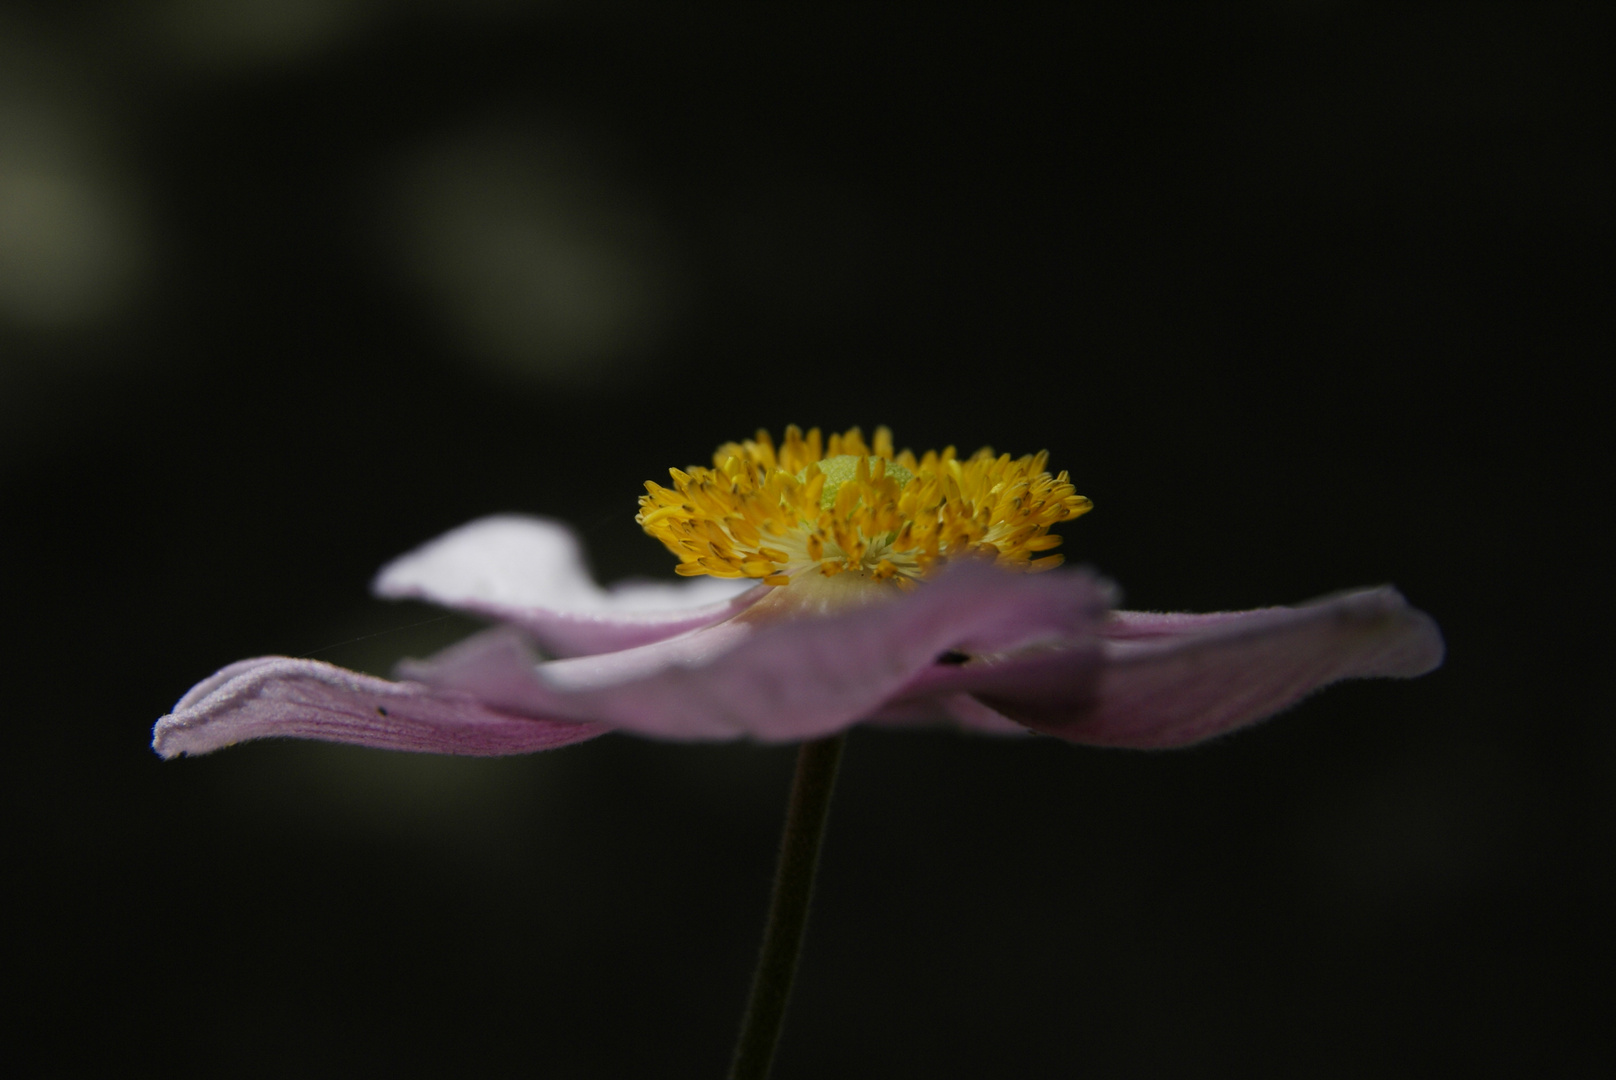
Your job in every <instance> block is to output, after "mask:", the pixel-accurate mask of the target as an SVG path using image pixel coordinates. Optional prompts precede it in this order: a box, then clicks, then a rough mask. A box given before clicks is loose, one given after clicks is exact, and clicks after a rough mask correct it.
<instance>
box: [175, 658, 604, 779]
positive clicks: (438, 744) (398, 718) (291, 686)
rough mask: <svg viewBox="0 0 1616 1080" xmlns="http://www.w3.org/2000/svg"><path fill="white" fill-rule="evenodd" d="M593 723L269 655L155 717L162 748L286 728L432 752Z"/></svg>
mask: <svg viewBox="0 0 1616 1080" xmlns="http://www.w3.org/2000/svg"><path fill="white" fill-rule="evenodd" d="M606 730H607V729H606V728H605V727H602V726H601V725H599V724H579V723H571V722H566V721H560V720H553V719H543V718H539V719H535V718H530V717H519V716H509V715H506V714H504V713H500V712H496V711H494V710H492V709H489V708H486V707H485V706H483V705H481V704H479V703H478V702H476V701H474V700H472V699H470V698H468V697H466V696H464V695H460V694H451V693H440V692H437V691H433V690H431V689H428V688H427V687H425V686H421V685H420V684H418V683H395V682H388V681H387V680H385V679H377V678H373V677H372V676H369V675H360V674H358V673H357V672H353V671H346V670H344V669H342V668H339V667H334V666H332V665H331V664H324V663H321V662H320V661H318V660H291V659H287V658H285V657H277V656H269V657H260V658H259V659H256V660H243V661H240V662H239V663H235V664H231V665H230V666H229V667H227V668H224V669H223V670H221V671H219V672H218V673H217V674H215V675H212V676H210V677H209V678H207V679H204V680H202V681H201V682H200V683H198V684H197V685H196V686H195V687H193V688H192V690H191V691H190V692H189V693H187V694H186V695H185V696H184V697H183V698H181V699H180V701H179V704H177V705H175V706H174V711H173V713H171V714H170V715H168V716H165V717H163V718H162V719H161V720H159V721H158V722H157V729H156V731H155V732H154V733H153V737H152V748H153V749H154V750H156V751H157V752H158V753H159V754H161V755H162V756H163V757H165V758H172V757H175V756H177V755H179V754H206V753H208V752H210V751H213V750H217V749H219V748H220V747H223V746H229V745H231V744H233V743H238V742H245V741H247V740H248V739H262V738H267V737H270V736H287V737H291V738H298V739H320V740H323V741H325V742H342V743H353V744H355V745H358V746H376V747H382V748H384V749H389V750H417V751H424V752H427V753H434V754H471V755H478V756H487V755H494V754H526V753H530V752H532V751H535V750H549V749H553V748H554V747H558V746H565V745H567V744H568V743H575V742H582V741H583V740H585V739H592V738H594V737H595V736H597V735H600V734H603V733H604V732H605V731H606Z"/></svg>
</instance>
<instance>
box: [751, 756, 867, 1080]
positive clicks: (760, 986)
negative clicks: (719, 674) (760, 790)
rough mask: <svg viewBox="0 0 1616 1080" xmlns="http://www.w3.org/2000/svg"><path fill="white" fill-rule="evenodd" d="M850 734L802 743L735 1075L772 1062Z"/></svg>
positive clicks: (757, 1077)
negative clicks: (835, 789)
mask: <svg viewBox="0 0 1616 1080" xmlns="http://www.w3.org/2000/svg"><path fill="white" fill-rule="evenodd" d="M846 741H847V735H846V733H845V732H844V733H842V734H840V735H835V736H832V737H830V738H827V739H815V740H814V741H812V742H805V743H803V744H802V748H801V749H800V750H798V751H797V775H796V778H795V779H793V780H792V782H791V803H790V806H789V807H788V808H787V810H786V828H785V833H784V834H783V835H782V836H781V837H780V862H779V865H778V866H776V868H775V872H774V895H773V897H771V898H770V900H769V925H768V928H767V929H766V930H765V931H764V933H763V953H762V955H761V956H759V957H758V966H757V974H756V975H754V976H753V977H752V996H751V997H750V998H749V999H748V1000H747V1003H746V1019H744V1020H743V1021H741V1035H740V1038H739V1039H737V1040H736V1042H735V1059H734V1061H733V1063H732V1064H731V1065H730V1070H729V1077H730V1080H765V1078H766V1077H767V1076H768V1075H769V1068H770V1067H771V1066H772V1065H773V1064H774V1048H775V1044H776V1043H778V1042H779V1041H780V1027H781V1024H782V1023H783V1022H784V1020H785V1016H786V1001H787V1000H788V999H789V998H790V997H791V982H792V980H793V979H794V978H796V975H797V958H798V956H800V955H801V953H802V932H803V930H804V929H805V928H806V927H807V925H808V900H809V897H811V896H812V895H813V891H814V871H815V870H816V869H817V868H818V866H819V841H820V838H821V837H822V836H824V833H825V818H826V816H827V815H828V814H829V812H830V795H831V791H832V790H833V789H834V788H835V786H836V766H837V765H838V764H840V762H841V759H842V745H843V744H844V743H845V742H846Z"/></svg>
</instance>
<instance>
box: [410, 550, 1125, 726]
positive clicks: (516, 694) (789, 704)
mask: <svg viewBox="0 0 1616 1080" xmlns="http://www.w3.org/2000/svg"><path fill="white" fill-rule="evenodd" d="M796 587H797V586H796V585H788V586H785V588H788V589H790V588H796ZM1109 597H1110V591H1109V589H1108V587H1107V586H1105V585H1104V584H1103V583H1102V582H1099V581H1098V580H1096V579H1095V578H1094V577H1093V576H1092V575H1089V574H1087V573H1085V572H1082V571H1057V572H1054V573H1049V574H1041V575H1032V576H1027V575H1011V574H1006V573H1005V572H1003V571H1000V570H995V569H993V568H991V567H987V566H982V565H980V564H966V565H962V566H956V567H952V568H950V570H949V572H946V573H944V574H942V575H940V576H939V577H938V579H937V580H935V581H933V582H930V583H928V585H927V586H926V587H925V588H924V589H920V590H917V591H916V592H914V593H911V594H907V595H903V594H899V595H896V596H895V597H894V598H892V599H890V600H887V601H883V602H877V603H870V604H867V605H864V606H861V607H858V608H857V609H856V610H849V611H838V612H832V613H830V614H824V615H806V616H804V615H799V616H795V617H791V618H780V619H777V620H772V621H771V620H768V619H766V618H754V617H753V616H755V615H757V614H758V613H761V612H764V611H765V609H764V608H762V607H760V608H757V609H755V610H754V611H751V612H748V613H747V615H745V616H743V617H741V618H738V619H732V620H730V621H729V622H726V623H722V624H719V625H717V626H713V627H710V628H708V629H704V630H698V631H695V632H693V633H690V634H686V635H684V636H682V637H679V638H674V639H670V640H667V641H662V642H658V643H656V644H653V645H647V646H643V647H641V648H638V649H630V650H625V651H623V652H620V653H614V654H611V655H605V656H589V657H581V658H578V659H575V660H558V661H554V662H552V663H548V664H545V665H543V666H542V667H539V666H537V665H535V664H534V663H533V660H532V657H531V655H530V654H528V653H527V652H526V651H525V650H524V649H523V647H522V644H521V642H520V640H519V639H518V638H515V637H513V636H512V635H511V634H509V633H507V632H502V631H497V630H496V631H491V632H489V633H487V634H485V635H482V636H480V637H479V638H474V639H472V640H471V641H470V642H465V643H462V644H461V645H459V646H456V647H455V648H453V649H450V650H448V651H447V652H445V653H443V654H441V655H440V656H438V657H435V658H433V660H431V661H426V662H418V663H413V664H410V665H406V666H405V667H403V668H402V669H401V670H402V671H403V672H404V674H406V675H407V676H408V677H409V678H412V679H418V680H420V681H422V682H426V683H428V684H430V685H433V686H438V687H442V688H445V689H457V690H463V691H467V692H474V693H476V694H477V696H478V697H479V698H480V699H482V700H484V701H487V702H489V703H490V704H491V705H493V706H494V707H497V708H500V709H502V710H505V711H510V712H518V713H533V714H535V715H541V716H570V717H576V718H578V719H585V718H588V719H596V720H600V721H603V722H605V723H608V724H610V725H612V726H613V727H619V728H624V729H626V730H631V731H636V732H639V733H641V734H645V735H651V736H658V737H662V738H673V739H726V738H736V737H739V736H751V737H754V738H758V739H763V740H768V741H791V740H798V739H806V738H815V737H818V736H821V735H824V734H827V733H830V732H833V731H836V730H839V729H841V728H843V727H846V726H847V725H849V724H851V723H853V722H854V721H857V720H859V719H861V718H864V717H867V716H873V715H875V714H876V713H878V712H879V711H880V709H881V707H882V706H883V705H884V704H885V703H886V701H887V700H888V699H889V698H891V697H892V696H893V695H894V694H895V692H896V691H897V690H898V689H899V688H901V687H902V686H904V685H905V684H906V683H908V682H910V681H911V680H913V678H914V677H915V675H916V674H917V673H918V672H920V671H922V670H924V669H926V668H928V667H930V666H932V665H933V664H934V663H935V662H936V659H937V657H938V656H939V655H940V654H942V653H945V652H947V651H949V650H953V649H964V650H967V651H970V652H979V651H994V650H1012V649H1019V648H1025V647H1029V646H1031V645H1034V644H1037V643H1040V642H1049V641H1059V640H1069V639H1072V638H1078V639H1084V638H1090V639H1091V638H1092V637H1093V635H1094V634H1095V633H1096V632H1097V625H1098V622H1099V620H1100V619H1102V618H1103V617H1104V613H1105V610H1106V607H1107V603H1108V600H1109Z"/></svg>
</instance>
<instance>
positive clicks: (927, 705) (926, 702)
mask: <svg viewBox="0 0 1616 1080" xmlns="http://www.w3.org/2000/svg"><path fill="white" fill-rule="evenodd" d="M866 719H867V720H868V721H869V722H870V723H872V724H876V725H879V726H881V727H955V728H959V729H960V730H961V731H969V732H972V733H973V734H977V735H1031V734H1032V730H1031V729H1030V728H1027V727H1025V726H1024V725H1022V724H1018V723H1016V722H1015V721H1014V720H1011V719H1008V718H1006V717H1004V716H1001V715H1000V714H999V713H997V712H995V711H993V710H992V709H990V708H988V707H987V706H986V705H984V704H982V703H981V702H980V701H978V700H977V699H976V698H974V697H972V696H971V695H970V694H939V695H937V696H935V697H928V698H921V699H918V700H916V699H911V700H908V701H896V702H889V703H888V704H886V705H883V706H882V707H881V711H880V712H878V713H876V714H875V715H874V716H871V717H867V718H866Z"/></svg>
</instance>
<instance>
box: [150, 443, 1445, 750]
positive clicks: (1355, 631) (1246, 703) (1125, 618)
mask: <svg viewBox="0 0 1616 1080" xmlns="http://www.w3.org/2000/svg"><path fill="white" fill-rule="evenodd" d="M872 446H873V449H872V447H871V446H866V445H865V444H864V443H863V441H862V439H861V438H860V437H859V435H858V432H857V429H855V430H854V431H852V432H848V433H846V434H845V435H841V436H834V435H833V436H832V437H831V439H830V444H829V447H828V450H829V452H828V453H822V452H821V445H820V440H819V437H818V432H817V431H816V432H811V433H810V434H809V436H808V437H807V438H806V439H804V438H803V437H802V436H801V434H800V433H799V432H796V430H795V429H791V430H790V431H788V433H787V438H786V442H785V443H784V444H783V445H782V447H781V448H780V450H778V451H776V450H775V449H774V447H773V444H772V443H771V442H769V441H768V439H767V436H765V435H763V434H762V433H760V434H759V437H758V440H757V441H755V442H754V441H749V442H747V443H744V444H739V445H737V444H729V445H728V446H726V447H723V448H720V450H719V453H718V455H717V456H716V457H715V467H714V468H713V469H710V470H709V469H692V470H690V471H688V472H683V471H679V470H674V472H673V477H674V481H675V484H674V487H673V488H672V489H668V488H662V487H659V486H658V485H654V484H651V485H647V488H648V489H649V494H648V495H647V496H645V498H644V499H642V501H641V506H642V511H641V514H640V518H639V520H640V522H641V524H642V525H643V526H644V527H645V529H646V531H647V532H650V533H652V534H653V535H656V536H657V537H658V538H659V539H661V540H663V542H664V543H665V544H667V545H668V547H669V548H670V549H671V550H673V551H674V552H675V554H676V555H678V556H679V558H680V560H681V562H680V566H679V570H680V573H681V574H682V575H685V576H686V578H687V580H685V581H682V582H680V583H678V584H672V583H669V584H627V585H619V586H617V587H615V588H613V589H610V590H603V589H601V588H600V587H598V586H597V585H596V584H595V583H594V582H593V581H592V580H591V578H590V576H589V574H588V573H587V571H586V570H585V569H584V566H583V560H582V558H581V557H580V554H579V551H578V547H577V544H576V542H575V540H574V539H573V536H572V534H571V532H570V531H569V530H568V529H567V528H566V527H565V526H563V525H560V524H558V523H555V522H551V521H545V520H541V519H538V518H524V517H492V518H485V519H482V520H480V521H475V522H472V523H471V524H469V525H466V526H463V527H462V528H460V529H457V530H455V531H453V532H451V533H449V534H447V535H446V536H443V537H441V538H439V539H438V540H435V541H433V542H432V543H429V544H427V545H426V546H424V547H422V548H420V549H418V550H417V551H414V552H412V553H410V554H408V555H405V556H403V557H402V558H400V559H398V560H396V561H394V562H393V563H392V564H390V565H389V566H387V567H386V568H385V569H383V571H382V572H381V574H380V575H379V577H378V578H377V580H376V583H375V590H376V592H377V593H378V594H379V595H382V596H388V597H412V598H418V599H423V600H429V601H432V602H434V603H438V604H442V605H444V606H446V607H450V608H455V609H458V610H462V611H468V612H472V613H475V614H478V615H482V616H486V617H489V618H491V619H493V620H496V621H497V623H498V624H499V625H497V626H496V627H495V628H493V629H491V630H488V631H485V632H483V633H481V634H478V635H476V636H474V637H472V638H470V639H469V640H467V641H464V642H462V643H460V644H459V645H456V646H454V647H452V648H450V649H448V650H447V651H445V652H443V653H440V654H439V655H437V656H435V657H432V658H430V659H428V660H424V661H411V662H407V663H405V664H403V665H401V667H400V675H401V676H402V679H401V681H388V680H385V679H378V678H375V677H372V676H368V675H362V674H358V673H356V672H352V671H347V670H344V669H342V668H339V667H335V666H333V665H330V664H326V663H322V662H320V661H317V660H297V659H289V658H285V657H263V658H259V659H255V660H243V661H241V662H239V663H236V664H232V665H230V666H229V667H226V668H224V669H223V670H221V671H219V672H217V673H215V674H214V675H212V676H210V677H208V678H207V679H204V680H203V681H202V682H200V683H198V684H197V685H196V686H195V687H193V688H192V689H191V691H190V692H189V693H187V694H186V695H185V696H184V697H183V698H181V699H180V701H179V703H178V704H177V705H176V706H175V708H174V711H173V712H172V713H171V714H169V715H168V716H165V717H163V718H162V719H161V720H160V721H158V723H157V727H156V730H155V733H154V738H153V746H154V747H155V749H156V750H157V752H158V753H160V754H161V755H163V756H164V757H174V756H176V755H179V754H200V753H207V752H209V751H212V750H216V749H218V748H220V747H222V746H228V745H231V744H233V743H237V742H243V741H246V740H248V739H257V738H264V737H268V736H291V737H295V738H308V739H322V740H326V741H331V742H347V743H356V744H359V745H363V746H377V747H386V748H391V749H398V750H416V751H426V752H431V753H447V754H479V755H493V754H520V753H528V752H531V751H535V750H548V749H552V748H554V747H558V746H563V745H566V744H567V743H574V742H581V741H583V740H585V739H590V738H594V737H595V736H597V735H600V734H603V733H605V732H607V731H611V730H623V731H631V732H636V733H638V734H641V735H647V736H651V737H653V738H665V739H681V740H695V739H733V738H739V737H751V738H755V739H760V740H764V741H771V742H778V741H792V742H795V741H800V740H805V739H813V738H818V737H821V736H824V735H827V734H831V733H834V732H837V731H840V730H842V729H845V728H847V727H848V726H850V725H852V724H854V723H858V722H861V721H862V722H868V723H875V724H924V723H938V722H941V723H949V724H953V725H956V726H958V727H962V728H965V729H969V730H972V731H978V732H984V733H990V734H1016V733H1025V732H1027V731H1029V730H1030V731H1035V732H1042V733H1045V734H1049V735H1054V736H1057V737H1059V738H1063V739H1067V740H1069V741H1072V742H1078V743H1089V744H1095V745H1104V746H1124V747H1138V748H1165V747H1176V746H1185V745H1188V744H1190V743H1194V742H1199V741H1201V740H1203V739H1207V738H1210V737H1212V736H1215V735H1219V734H1222V733H1223V732H1227V731H1231V730H1233V729H1235V728H1239V727H1243V726H1245V725H1248V724H1251V723H1254V722H1256V721H1258V720H1261V719H1263V718H1265V717H1268V716H1271V715H1273V714H1274V713H1276V712H1279V711H1280V710H1283V709H1285V708H1288V707H1289V706H1291V705H1293V704H1295V703H1296V702H1297V701H1299V700H1301V699H1302V698H1303V697H1304V696H1306V695H1307V694H1309V693H1311V692H1313V691H1314V690H1317V689H1319V688H1320V687H1323V686H1325V685H1327V684H1329V683H1332V682H1335V681H1337V680H1340V679H1348V678H1362V677H1370V676H1395V677H1404V678H1408V677H1413V676H1416V675H1421V674H1424V673H1425V672H1427V671H1430V670H1432V669H1433V668H1435V667H1436V666H1437V665H1438V664H1440V663H1441V661H1442V653H1443V645H1442V638H1441V634H1440V632H1439V631H1438V630H1437V627H1436V624H1435V623H1434V622H1433V621H1432V620H1431V619H1430V617H1429V616H1427V615H1425V614H1424V613H1422V612H1420V611H1417V610H1415V609H1413V608H1411V607H1410V606H1409V605H1408V604H1407V603H1406V602H1405V601H1404V599H1403V598H1402V596H1401V595H1399V594H1398V593H1397V591H1396V590H1395V589H1392V588H1390V587H1381V588H1375V589H1363V590H1358V591H1354V592H1348V593H1340V594H1337V595H1335V596H1331V597H1326V598H1324V599H1322V600H1317V601H1314V602H1312V603H1308V604H1303V605H1300V606H1297V607H1272V608H1261V609H1258V610H1254V611H1242V612H1228V613H1220V614H1212V615H1184V614H1148V613H1141V612H1129V611H1115V610H1112V599H1113V589H1112V588H1111V587H1110V586H1109V585H1108V584H1107V583H1106V582H1104V581H1103V580H1101V579H1099V578H1098V577H1096V576H1094V575H1093V574H1092V573H1090V572H1088V571H1086V570H1068V569H1054V570H1051V571H1050V572H1048V573H1036V574H1029V573H1017V572H1015V571H1018V570H1028V569H1044V568H1048V567H1049V566H1051V565H1053V561H1054V560H1053V559H1051V558H1047V557H1046V558H1040V559H1037V560H1034V559H1032V558H1031V555H1032V554H1035V553H1039V552H1043V551H1047V550H1048V549H1049V548H1051V547H1053V546H1054V545H1055V544H1056V543H1058V538H1056V537H1054V536H1052V535H1049V534H1048V527H1049V526H1050V525H1051V524H1054V523H1057V522H1059V521H1061V520H1066V519H1069V518H1071V517H1075V516H1077V515H1078V514H1081V513H1082V512H1084V511H1086V510H1087V509H1088V507H1089V504H1088V501H1087V500H1086V499H1083V498H1082V497H1080V496H1075V495H1073V494H1072V493H1071V487H1070V485H1069V484H1067V483H1066V477H1065V474H1064V473H1063V474H1060V476H1059V477H1051V476H1050V475H1049V474H1048V473H1047V472H1043V471H1042V468H1043V459H1042V457H1041V456H1040V457H1036V458H1022V459H1019V460H1017V461H1012V460H1011V459H1009V458H1008V457H1000V458H995V457H993V456H992V455H991V454H978V455H977V456H975V457H973V458H971V459H969V460H968V461H964V462H961V461H959V460H958V459H955V458H954V456H953V452H952V450H949V451H945V452H944V453H943V454H942V455H935V454H928V455H926V456H925V457H924V458H919V459H917V458H915V457H914V456H913V455H911V454H909V453H908V452H907V451H904V452H903V453H901V454H895V453H893V451H892V449H891V442H890V436H889V435H888V434H887V433H886V432H885V431H884V430H882V431H878V432H877V434H876V438H875V440H874V442H873V444H872ZM841 451H845V453H844V452H841ZM972 556H974V557H972ZM702 575H707V576H702ZM922 581H923V583H921V582H922ZM895 584H897V585H903V586H905V587H904V588H896V587H894V585H895ZM538 649H543V650H545V651H546V652H548V653H549V654H550V655H551V656H553V657H557V658H556V659H541V658H540V656H539V653H538V652H537V650H538Z"/></svg>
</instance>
